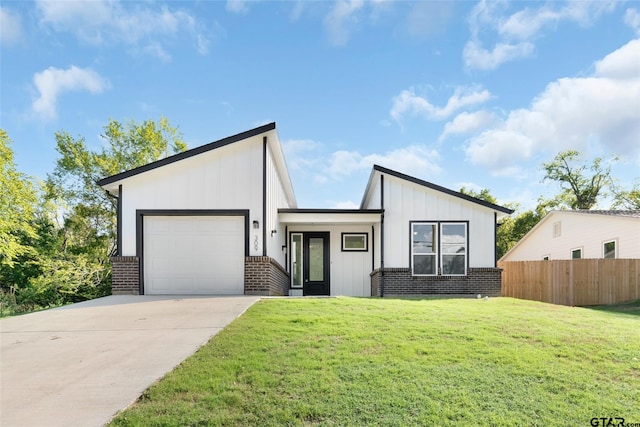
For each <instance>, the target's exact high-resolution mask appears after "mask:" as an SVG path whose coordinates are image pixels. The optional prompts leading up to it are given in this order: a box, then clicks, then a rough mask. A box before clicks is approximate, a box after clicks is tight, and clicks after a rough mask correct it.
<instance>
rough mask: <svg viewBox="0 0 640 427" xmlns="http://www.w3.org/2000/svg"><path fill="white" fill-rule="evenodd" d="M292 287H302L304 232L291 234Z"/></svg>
mask: <svg viewBox="0 0 640 427" xmlns="http://www.w3.org/2000/svg"><path fill="white" fill-rule="evenodd" d="M291 287H292V288H301V287H302V234H300V233H295V234H293V233H292V234H291Z"/></svg>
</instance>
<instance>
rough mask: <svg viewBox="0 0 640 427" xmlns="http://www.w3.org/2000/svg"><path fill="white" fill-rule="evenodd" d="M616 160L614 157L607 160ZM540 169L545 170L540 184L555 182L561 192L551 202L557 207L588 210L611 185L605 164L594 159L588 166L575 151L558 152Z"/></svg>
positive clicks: (607, 165) (609, 173)
mask: <svg viewBox="0 0 640 427" xmlns="http://www.w3.org/2000/svg"><path fill="white" fill-rule="evenodd" d="M616 160H617V158H615V157H614V158H612V159H611V161H616ZM607 163H608V164H607ZM542 168H543V169H544V171H545V176H544V178H543V179H542V180H543V182H544V181H547V180H551V181H556V182H557V183H558V184H559V185H560V188H561V189H562V192H561V193H560V194H559V195H558V196H557V197H556V199H555V201H556V203H555V204H556V205H557V206H559V207H562V206H567V207H569V208H570V209H591V208H592V207H593V206H595V204H596V203H597V202H598V196H601V195H603V191H604V189H605V188H606V187H608V186H611V184H612V179H611V165H610V163H609V162H607V161H605V160H604V159H603V158H601V157H597V158H596V159H594V161H593V163H592V164H591V165H590V166H588V165H587V164H585V163H584V161H583V159H582V156H581V155H580V153H579V152H578V151H575V150H567V151H563V152H561V153H558V154H557V155H556V156H555V158H554V159H553V161H551V162H549V163H543V164H542Z"/></svg>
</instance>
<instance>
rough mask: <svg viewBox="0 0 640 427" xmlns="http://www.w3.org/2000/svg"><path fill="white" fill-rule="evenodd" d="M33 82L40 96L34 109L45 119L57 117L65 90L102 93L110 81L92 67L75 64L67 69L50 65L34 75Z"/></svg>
mask: <svg viewBox="0 0 640 427" xmlns="http://www.w3.org/2000/svg"><path fill="white" fill-rule="evenodd" d="M33 83H34V85H35V86H36V88H37V90H38V92H39V93H40V96H39V97H38V98H37V99H36V100H35V101H34V102H33V104H32V109H33V111H34V112H35V113H36V114H38V115H39V116H41V117H42V118H44V119H54V118H56V117H57V111H56V104H57V101H58V96H60V95H61V94H62V93H64V92H72V91H82V90H86V91H89V92H91V93H94V94H96V93H101V92H103V91H104V90H105V89H107V88H108V87H109V83H108V82H107V81H106V80H105V79H103V78H102V77H101V76H100V75H99V74H98V73H96V72H95V71H93V70H92V69H90V68H78V67H76V66H75V65H73V66H71V67H70V68H68V69H66V70H61V69H59V68H54V67H49V68H47V69H46V70H44V71H41V72H39V73H36V74H35V75H34V76H33Z"/></svg>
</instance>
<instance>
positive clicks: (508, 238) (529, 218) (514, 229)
mask: <svg viewBox="0 0 640 427" xmlns="http://www.w3.org/2000/svg"><path fill="white" fill-rule="evenodd" d="M460 192H461V193H462V194H466V195H469V196H471V197H475V198H476V199H480V200H484V201H485V202H489V203H493V204H494V205H496V204H498V199H497V198H496V197H495V196H494V195H493V194H491V192H490V191H489V189H487V188H485V189H482V190H480V191H479V192H476V191H474V190H467V189H466V188H465V187H462V188H461V189H460ZM552 205H553V202H552V201H549V200H544V199H542V198H540V199H539V200H538V205H537V206H536V208H535V209H533V210H527V211H524V212H521V213H519V214H517V215H511V216H506V217H504V218H501V219H500V220H499V221H498V230H497V233H496V247H497V256H498V259H500V258H502V256H503V255H504V254H506V253H507V252H508V251H509V249H511V248H512V247H513V246H514V245H515V244H516V243H518V242H519V241H520V239H522V238H523V237H524V235H525V234H527V233H528V232H529V230H531V229H532V228H533V227H535V225H536V224H537V223H538V222H540V220H541V219H542V218H544V216H545V215H546V214H547V212H549V210H550V209H551V208H552V207H553V206H552ZM505 206H507V207H509V208H511V209H514V210H516V209H518V204H517V203H505Z"/></svg>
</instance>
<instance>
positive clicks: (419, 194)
mask: <svg viewBox="0 0 640 427" xmlns="http://www.w3.org/2000/svg"><path fill="white" fill-rule="evenodd" d="M376 181H377V182H374V183H372V184H373V185H372V187H373V191H371V194H370V197H368V203H367V206H365V208H374V207H378V206H380V183H379V181H380V178H379V176H378V177H377V179H376ZM384 211H385V214H384V246H385V248H384V266H385V268H394V267H400V268H402V267H404V268H406V267H409V266H410V265H411V264H410V260H409V257H410V255H409V254H410V249H411V247H410V245H411V242H410V234H411V231H410V225H409V223H410V221H427V222H428V221H468V224H469V225H468V230H467V232H468V248H467V250H468V256H469V267H471V268H473V267H494V266H495V215H494V211H493V210H492V209H490V208H486V207H484V206H481V205H477V204H475V203H473V202H470V201H467V200H464V199H461V198H458V197H455V196H451V195H448V194H445V193H442V192H440V191H437V190H434V189H431V188H428V187H425V186H422V185H419V184H416V183H413V182H410V181H406V180H404V179H400V178H397V177H394V176H390V175H384Z"/></svg>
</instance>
